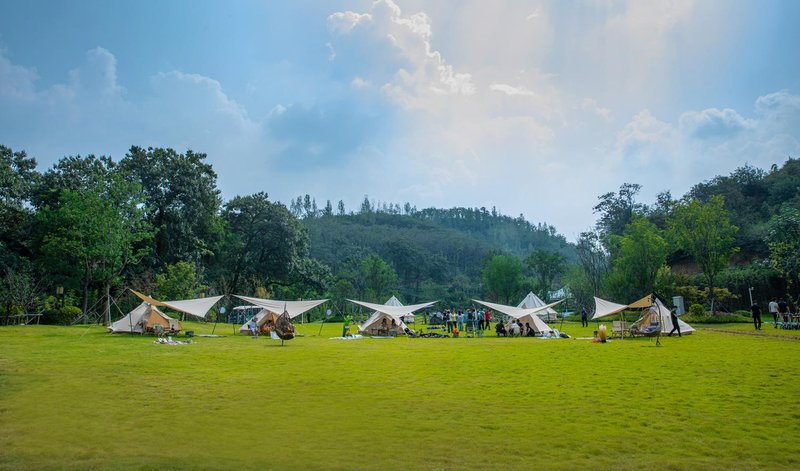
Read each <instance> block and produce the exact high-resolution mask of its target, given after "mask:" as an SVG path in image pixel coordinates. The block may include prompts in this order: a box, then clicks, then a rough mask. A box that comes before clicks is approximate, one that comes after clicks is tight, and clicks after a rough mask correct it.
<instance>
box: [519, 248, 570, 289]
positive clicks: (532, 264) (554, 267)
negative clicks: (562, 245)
mask: <svg viewBox="0 0 800 471" xmlns="http://www.w3.org/2000/svg"><path fill="white" fill-rule="evenodd" d="M566 262H567V259H566V258H565V257H564V256H563V255H561V254H560V253H558V252H548V251H546V250H534V251H533V252H532V253H531V254H530V255H529V256H528V258H526V259H525V264H526V265H527V266H528V267H529V268H530V269H531V271H532V272H533V274H534V277H535V284H534V288H535V290H536V291H537V294H538V295H539V297H541V298H542V299H544V300H545V301H549V299H548V297H549V296H548V295H549V291H550V290H551V289H552V288H553V282H554V281H555V280H556V279H557V278H558V277H559V276H561V275H563V274H564V271H565V270H566Z"/></svg>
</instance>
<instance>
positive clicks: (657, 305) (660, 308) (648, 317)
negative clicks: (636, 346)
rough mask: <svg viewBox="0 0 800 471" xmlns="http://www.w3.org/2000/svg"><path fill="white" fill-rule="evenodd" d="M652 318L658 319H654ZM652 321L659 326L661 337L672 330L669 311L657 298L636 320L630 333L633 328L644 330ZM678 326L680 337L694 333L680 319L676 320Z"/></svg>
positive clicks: (692, 329)
mask: <svg viewBox="0 0 800 471" xmlns="http://www.w3.org/2000/svg"><path fill="white" fill-rule="evenodd" d="M641 307H644V306H641ZM654 316H658V317H656V318H655V319H654V318H653V317H654ZM654 321H657V322H658V323H659V324H660V326H661V333H662V334H663V335H667V334H669V332H670V331H671V330H672V316H670V310H669V308H668V307H667V306H665V305H664V303H663V302H661V300H660V299H658V298H655V302H654V303H652V304H651V306H650V307H649V309H648V310H647V311H645V312H644V313H643V314H642V317H640V318H639V320H637V321H636V322H635V323H634V324H633V325H632V326H631V331H633V330H634V327H636V328H644V327H646V326H648V325H650V324H651V323H652V322H654ZM678 325H679V326H680V327H681V335H687V334H691V333H692V332H694V327H692V326H690V325H689V324H687V323H686V322H683V321H682V320H681V319H680V318H678Z"/></svg>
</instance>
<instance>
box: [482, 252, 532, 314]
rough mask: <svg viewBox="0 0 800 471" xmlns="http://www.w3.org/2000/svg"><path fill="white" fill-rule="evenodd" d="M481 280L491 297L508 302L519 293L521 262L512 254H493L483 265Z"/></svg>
mask: <svg viewBox="0 0 800 471" xmlns="http://www.w3.org/2000/svg"><path fill="white" fill-rule="evenodd" d="M483 282H484V284H485V286H486V290H487V291H488V292H489V294H490V297H491V298H493V299H496V300H498V301H500V302H503V303H505V304H509V303H510V302H511V299H512V298H513V297H515V296H518V295H519V291H520V286H521V284H522V263H521V262H520V261H519V259H517V258H516V257H514V256H513V255H495V256H493V257H491V258H489V259H488V260H487V261H486V264H485V265H484V268H483Z"/></svg>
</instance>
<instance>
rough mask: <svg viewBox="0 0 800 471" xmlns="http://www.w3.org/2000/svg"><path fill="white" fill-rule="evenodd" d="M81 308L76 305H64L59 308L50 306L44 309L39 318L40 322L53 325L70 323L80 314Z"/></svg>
mask: <svg viewBox="0 0 800 471" xmlns="http://www.w3.org/2000/svg"><path fill="white" fill-rule="evenodd" d="M82 313H83V311H81V308H79V307H77V306H64V307H61V308H52V309H48V310H46V311H44V313H43V315H42V319H41V323H42V324H54V325H70V324H72V323H73V322H74V321H75V320H76V319H77V318H78V317H79V316H80V315H81V314H82Z"/></svg>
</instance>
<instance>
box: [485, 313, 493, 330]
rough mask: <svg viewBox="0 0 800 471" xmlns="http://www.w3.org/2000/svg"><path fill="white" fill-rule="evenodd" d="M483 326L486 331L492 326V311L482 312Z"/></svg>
mask: <svg viewBox="0 0 800 471" xmlns="http://www.w3.org/2000/svg"><path fill="white" fill-rule="evenodd" d="M483 325H485V326H486V328H487V329H488V328H489V326H490V325H492V311H490V310H488V309H486V310H484V311H483Z"/></svg>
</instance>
